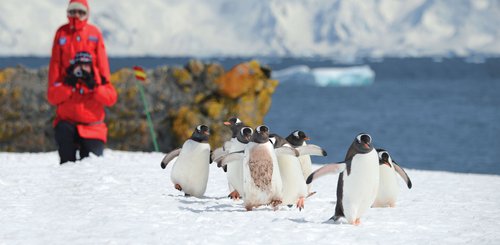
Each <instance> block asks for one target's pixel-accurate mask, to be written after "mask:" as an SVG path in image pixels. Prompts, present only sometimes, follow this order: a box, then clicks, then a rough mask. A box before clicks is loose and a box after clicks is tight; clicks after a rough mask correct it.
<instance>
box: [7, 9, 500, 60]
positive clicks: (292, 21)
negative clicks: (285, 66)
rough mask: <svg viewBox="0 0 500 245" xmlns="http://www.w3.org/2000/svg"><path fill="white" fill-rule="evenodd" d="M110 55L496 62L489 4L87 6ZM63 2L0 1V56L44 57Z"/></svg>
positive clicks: (499, 13)
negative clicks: (443, 58) (419, 58)
mask: <svg viewBox="0 0 500 245" xmlns="http://www.w3.org/2000/svg"><path fill="white" fill-rule="evenodd" d="M89 2H90V8H91V17H90V22H92V23H94V24H96V25H97V26H99V27H100V28H101V29H102V31H103V33H104V35H105V39H106V43H107V47H108V51H109V53H110V54H111V55H113V56H145V55H153V56H320V57H328V58H353V57H384V56H483V55H484V56H498V55H500V42H499V37H500V29H499V28H497V25H496V24H495V23H500V1H497V0H460V1H456V0H408V1H394V0H358V1H355V0H314V1H310V0H286V1H280V0H251V1H233V0H211V1H199V0H185V1H176V0H143V1H131V0H128V1H114V0H99V1H92V0H90V1H89ZM66 5H67V0H46V1H38V0H25V1H23V2H22V4H20V3H19V1H17V0H2V1H1V4H0V13H1V14H0V56H9V55H38V56H48V55H50V48H51V45H52V40H53V35H54V33H55V30H56V29H57V27H58V26H60V25H62V24H64V23H65V22H66V16H65V9H66Z"/></svg>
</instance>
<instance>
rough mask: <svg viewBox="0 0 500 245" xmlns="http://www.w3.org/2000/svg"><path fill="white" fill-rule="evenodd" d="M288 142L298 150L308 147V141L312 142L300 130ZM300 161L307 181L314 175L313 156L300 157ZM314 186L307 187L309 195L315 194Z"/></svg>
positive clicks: (290, 136) (294, 132) (288, 138)
mask: <svg viewBox="0 0 500 245" xmlns="http://www.w3.org/2000/svg"><path fill="white" fill-rule="evenodd" d="M286 140H287V141H288V142H290V144H291V145H292V146H293V147H295V148H297V147H300V146H305V145H307V143H306V141H307V140H310V138H309V137H307V135H306V134H305V133H304V132H303V131H300V130H295V131H293V132H292V133H291V134H290V135H288V137H286ZM299 161H300V167H301V169H302V174H303V176H304V180H306V179H307V177H308V176H309V175H310V174H311V173H312V161H311V156H310V155H302V156H299ZM311 188H312V184H309V185H307V193H308V195H312V194H314V193H313V192H311Z"/></svg>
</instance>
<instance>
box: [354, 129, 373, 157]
mask: <svg viewBox="0 0 500 245" xmlns="http://www.w3.org/2000/svg"><path fill="white" fill-rule="evenodd" d="M353 145H354V147H355V149H356V150H357V151H358V152H360V153H368V152H370V151H372V150H373V145H372V137H371V136H370V135H369V134H366V133H360V134H358V136H356V139H354V142H353Z"/></svg>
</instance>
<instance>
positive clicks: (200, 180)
mask: <svg viewBox="0 0 500 245" xmlns="http://www.w3.org/2000/svg"><path fill="white" fill-rule="evenodd" d="M209 135H210V133H209V129H208V127H207V126H206V125H198V126H197V127H196V129H195V130H194V132H193V134H192V135H191V138H189V139H188V140H186V142H184V144H183V145H182V148H179V149H176V150H173V151H171V152H170V153H168V154H167V155H166V156H165V157H164V158H163V160H162V162H161V167H162V168H166V167H167V164H168V163H169V162H171V161H172V160H174V158H176V157H177V160H176V161H175V163H174V166H173V167H172V171H171V175H170V179H171V180H172V182H173V183H174V185H175V188H176V189H177V190H179V191H183V192H184V193H185V194H186V195H187V196H189V195H192V196H195V197H202V196H203V194H204V193H205V190H206V188H207V181H208V171H209V164H210V145H209V144H208V136H209Z"/></svg>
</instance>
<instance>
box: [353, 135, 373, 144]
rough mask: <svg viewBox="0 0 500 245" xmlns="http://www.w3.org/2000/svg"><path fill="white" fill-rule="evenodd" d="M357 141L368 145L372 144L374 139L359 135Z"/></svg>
mask: <svg viewBox="0 0 500 245" xmlns="http://www.w3.org/2000/svg"><path fill="white" fill-rule="evenodd" d="M356 141H357V142H358V143H359V144H361V143H362V142H366V143H367V144H370V143H371V142H372V137H370V135H368V134H359V135H358V136H356Z"/></svg>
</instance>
